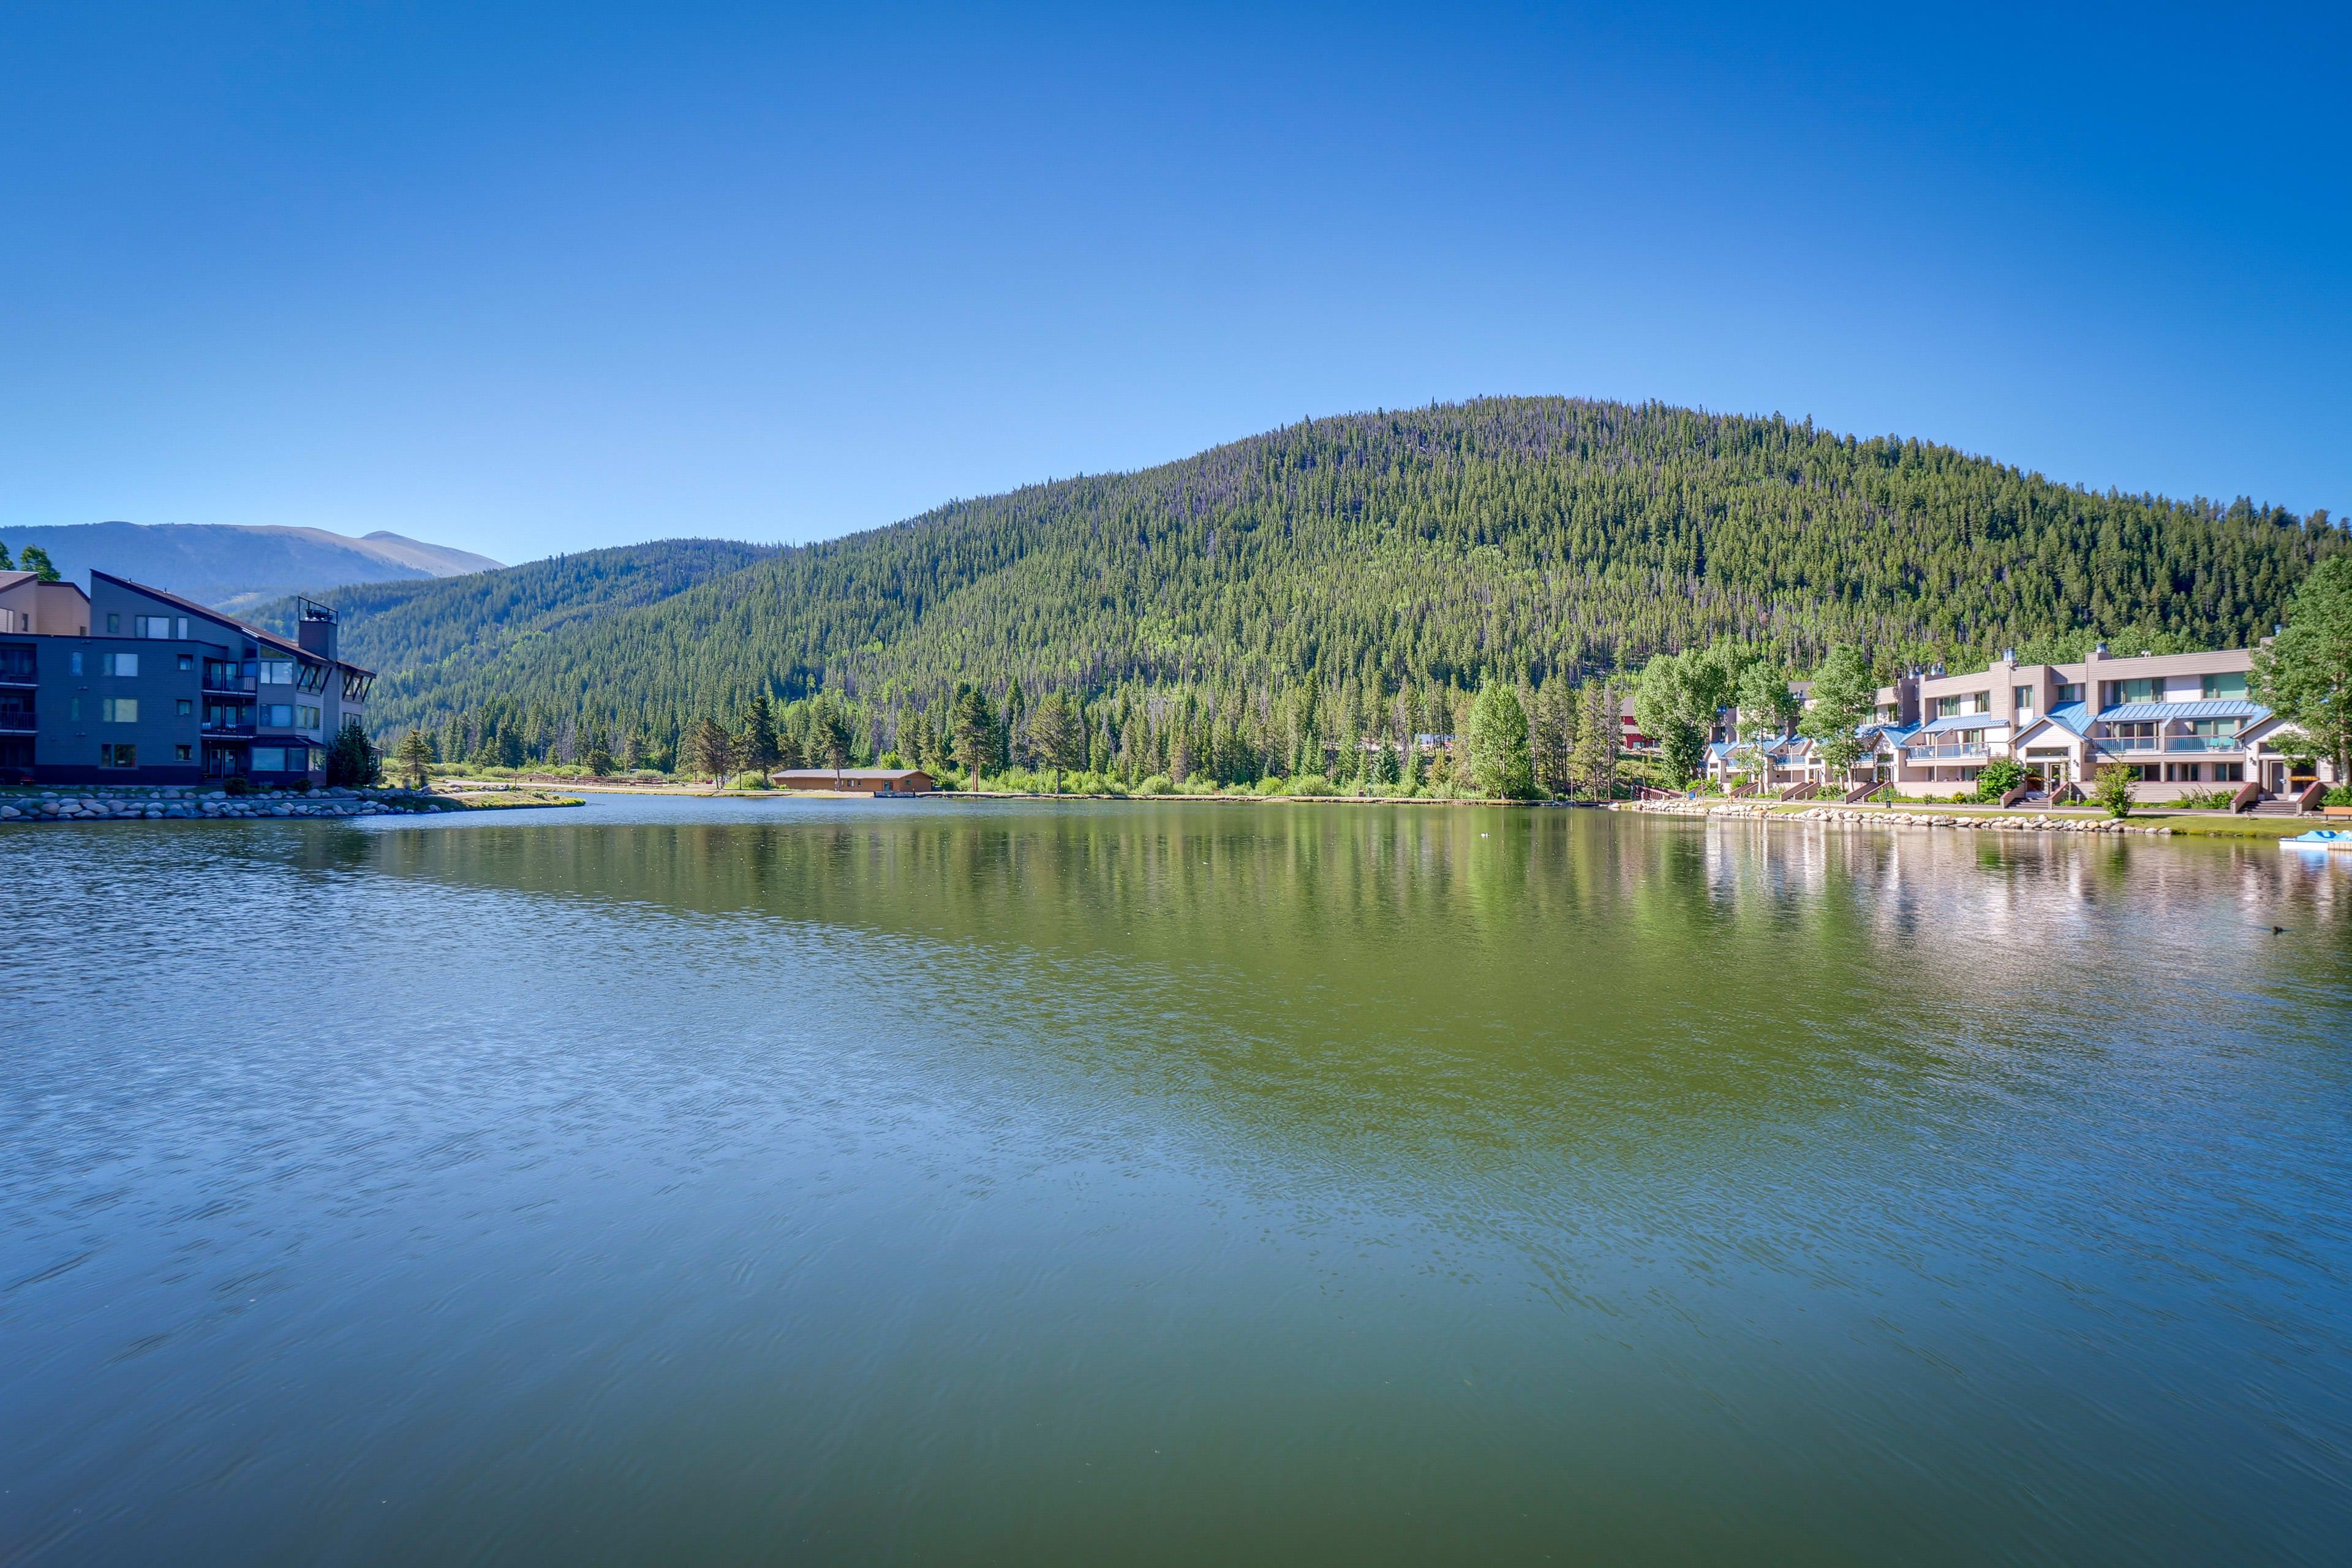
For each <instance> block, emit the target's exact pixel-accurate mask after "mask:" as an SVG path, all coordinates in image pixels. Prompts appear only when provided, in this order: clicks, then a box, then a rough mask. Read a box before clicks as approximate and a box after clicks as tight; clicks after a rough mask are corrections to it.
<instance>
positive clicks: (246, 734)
mask: <svg viewBox="0 0 2352 1568" xmlns="http://www.w3.org/2000/svg"><path fill="white" fill-rule="evenodd" d="M196 732H197V733H198V734H200V735H202V736H203V737H204V738H205V740H207V741H235V740H250V739H251V738H252V736H253V726H252V724H251V723H249V722H248V723H244V724H199V725H197V726H196Z"/></svg>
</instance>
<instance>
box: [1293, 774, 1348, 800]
mask: <svg viewBox="0 0 2352 1568" xmlns="http://www.w3.org/2000/svg"><path fill="white" fill-rule="evenodd" d="M1290 793H1291V794H1293V795H1337V794H1339V791H1338V790H1336V789H1334V788H1333V787H1332V786H1331V781H1330V780H1329V779H1327V778H1325V777H1324V776H1323V775H1322V774H1321V773H1302V774H1300V775H1299V776H1298V777H1297V778H1295V779H1292V780H1291V781H1290Z"/></svg>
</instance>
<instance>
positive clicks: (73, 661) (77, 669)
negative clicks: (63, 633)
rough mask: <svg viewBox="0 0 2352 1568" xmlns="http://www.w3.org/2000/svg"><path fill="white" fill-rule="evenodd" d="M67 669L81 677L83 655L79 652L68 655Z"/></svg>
mask: <svg viewBox="0 0 2352 1568" xmlns="http://www.w3.org/2000/svg"><path fill="white" fill-rule="evenodd" d="M66 668H67V669H68V670H70V671H71V672H72V673H74V674H76V675H79V674H80V673H81V655H80V653H79V652H74V653H69V654H68V655H66Z"/></svg>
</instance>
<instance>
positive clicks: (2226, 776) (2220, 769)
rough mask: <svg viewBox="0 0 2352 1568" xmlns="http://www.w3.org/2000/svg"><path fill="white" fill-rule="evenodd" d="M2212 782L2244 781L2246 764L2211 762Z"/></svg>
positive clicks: (2238, 782)
mask: <svg viewBox="0 0 2352 1568" xmlns="http://www.w3.org/2000/svg"><path fill="white" fill-rule="evenodd" d="M2213 782H2214V783H2215V784H2243V783H2245V782H2246V764H2245V763H2214V764H2213Z"/></svg>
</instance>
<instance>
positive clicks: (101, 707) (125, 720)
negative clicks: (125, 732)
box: [98, 697, 139, 724]
mask: <svg viewBox="0 0 2352 1568" xmlns="http://www.w3.org/2000/svg"><path fill="white" fill-rule="evenodd" d="M98 720H99V722H100V723H101V724H136V723H137V722H139V699H137V698H136V697H101V698H100V699H99V700H98Z"/></svg>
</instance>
